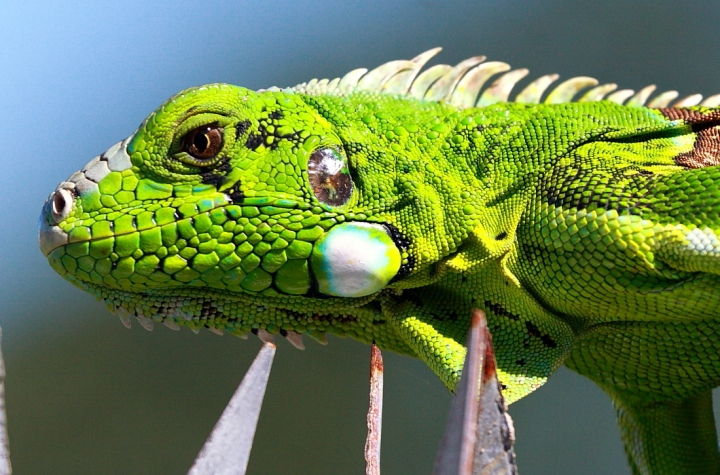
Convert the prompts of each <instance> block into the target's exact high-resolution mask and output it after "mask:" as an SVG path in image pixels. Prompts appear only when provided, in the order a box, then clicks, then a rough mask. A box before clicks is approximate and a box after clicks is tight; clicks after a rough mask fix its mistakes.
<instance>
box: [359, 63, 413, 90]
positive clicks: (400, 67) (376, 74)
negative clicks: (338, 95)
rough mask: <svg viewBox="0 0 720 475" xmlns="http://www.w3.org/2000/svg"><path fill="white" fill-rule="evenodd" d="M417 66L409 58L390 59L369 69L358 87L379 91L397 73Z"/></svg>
mask: <svg viewBox="0 0 720 475" xmlns="http://www.w3.org/2000/svg"><path fill="white" fill-rule="evenodd" d="M413 67H415V63H413V62H412V61H409V60H407V59H398V60H396V61H390V62H387V63H385V64H382V65H380V66H378V67H377V68H375V69H373V70H371V71H369V72H368V73H367V74H366V75H364V76H363V77H362V78H361V79H360V80H359V81H358V85H357V88H358V89H361V90H363V91H379V90H381V89H382V87H383V86H384V85H385V83H386V82H387V81H388V80H389V79H390V78H391V77H393V76H394V75H395V74H397V73H399V72H402V71H407V70H409V69H412V68H413Z"/></svg>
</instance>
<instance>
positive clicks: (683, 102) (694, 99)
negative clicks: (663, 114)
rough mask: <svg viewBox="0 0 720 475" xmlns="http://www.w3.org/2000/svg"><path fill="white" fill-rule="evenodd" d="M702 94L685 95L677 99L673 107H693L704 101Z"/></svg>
mask: <svg viewBox="0 0 720 475" xmlns="http://www.w3.org/2000/svg"><path fill="white" fill-rule="evenodd" d="M702 98H703V96H702V94H692V95H690V96H687V97H683V98H682V99H679V100H677V101H675V103H674V104H673V105H672V107H692V106H696V105H698V104H700V102H701V101H702Z"/></svg>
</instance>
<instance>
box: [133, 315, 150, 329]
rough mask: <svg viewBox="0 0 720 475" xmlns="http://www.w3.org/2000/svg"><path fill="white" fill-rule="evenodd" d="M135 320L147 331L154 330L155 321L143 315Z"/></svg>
mask: <svg viewBox="0 0 720 475" xmlns="http://www.w3.org/2000/svg"><path fill="white" fill-rule="evenodd" d="M135 318H136V319H137V321H138V323H139V324H140V326H142V327H143V328H144V329H145V330H147V331H149V332H151V331H152V329H153V321H152V320H150V319H149V318H148V317H145V316H142V315H138V316H136V317H135Z"/></svg>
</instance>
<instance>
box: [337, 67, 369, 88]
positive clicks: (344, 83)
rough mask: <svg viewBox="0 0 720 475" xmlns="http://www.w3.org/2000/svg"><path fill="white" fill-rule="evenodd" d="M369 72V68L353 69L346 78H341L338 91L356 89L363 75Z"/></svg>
mask: <svg viewBox="0 0 720 475" xmlns="http://www.w3.org/2000/svg"><path fill="white" fill-rule="evenodd" d="M366 72H367V68H358V69H353V70H352V71H350V72H349V73H347V74H346V75H345V76H343V77H342V78H340V82H339V83H338V89H340V90H347V89H354V88H355V87H356V86H357V84H358V81H359V80H360V78H361V77H362V75H363V74H365V73H366Z"/></svg>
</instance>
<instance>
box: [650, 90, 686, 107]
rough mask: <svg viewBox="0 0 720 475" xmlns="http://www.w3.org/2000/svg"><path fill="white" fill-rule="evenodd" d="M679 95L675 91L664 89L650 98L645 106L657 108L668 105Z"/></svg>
mask: <svg viewBox="0 0 720 475" xmlns="http://www.w3.org/2000/svg"><path fill="white" fill-rule="evenodd" d="M679 95H680V94H678V92H677V91H665V92H663V93H660V94H658V95H657V96H655V97H653V98H652V99H650V102H648V104H647V106H648V107H658V108H660V107H667V106H669V105H670V102H671V101H672V100H673V99H675V98H676V97H677V96H679Z"/></svg>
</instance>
